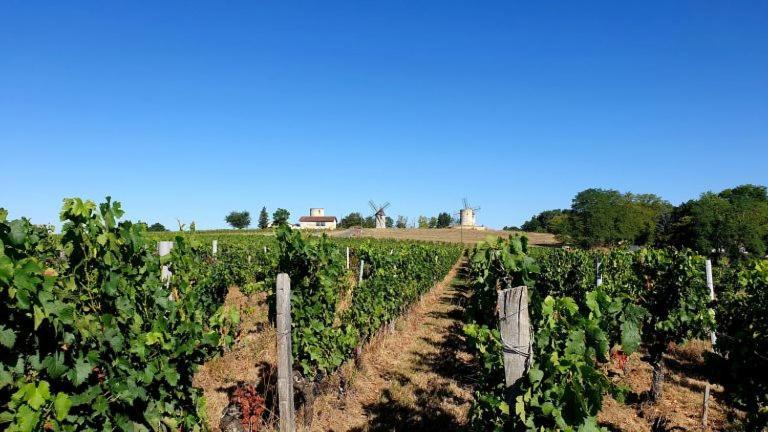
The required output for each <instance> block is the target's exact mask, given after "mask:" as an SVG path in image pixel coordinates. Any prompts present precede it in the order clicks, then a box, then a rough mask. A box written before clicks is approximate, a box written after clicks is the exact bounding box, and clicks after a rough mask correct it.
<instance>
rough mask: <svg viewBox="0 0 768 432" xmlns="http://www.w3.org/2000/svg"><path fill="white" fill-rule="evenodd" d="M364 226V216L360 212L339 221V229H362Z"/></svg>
mask: <svg viewBox="0 0 768 432" xmlns="http://www.w3.org/2000/svg"><path fill="white" fill-rule="evenodd" d="M363 225H365V220H363V215H361V214H360V213H358V212H352V213H350V214H348V215H346V216H344V217H343V218H341V220H340V221H339V228H352V227H358V226H359V227H362V226H363Z"/></svg>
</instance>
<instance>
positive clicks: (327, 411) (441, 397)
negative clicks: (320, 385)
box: [311, 264, 473, 432]
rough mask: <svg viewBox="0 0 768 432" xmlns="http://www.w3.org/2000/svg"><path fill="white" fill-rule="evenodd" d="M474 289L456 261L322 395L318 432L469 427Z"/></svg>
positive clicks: (317, 406)
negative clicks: (465, 329)
mask: <svg viewBox="0 0 768 432" xmlns="http://www.w3.org/2000/svg"><path fill="white" fill-rule="evenodd" d="M466 298H467V293H466V287H465V284H464V278H463V274H462V267H461V266H460V265H459V264H457V265H456V267H454V269H453V270H451V272H450V273H449V274H448V275H447V276H446V278H445V279H444V280H443V281H442V282H440V283H438V285H437V286H436V287H435V288H433V289H432V291H430V292H429V293H427V294H426V295H425V297H424V299H423V301H422V302H420V303H418V304H417V305H416V306H414V308H413V309H412V310H411V311H410V312H409V313H407V314H405V315H404V316H403V317H401V318H400V319H399V320H398V321H397V322H396V324H395V329H394V331H391V332H386V333H385V334H382V335H380V336H379V337H378V338H377V339H376V340H374V341H373V342H372V343H371V344H370V345H369V346H367V347H366V348H365V349H364V351H363V353H362V356H361V359H360V360H361V361H360V362H358V364H360V365H361V366H360V368H357V367H355V365H354V364H348V365H346V366H345V367H344V368H342V370H341V372H340V373H339V374H338V376H337V377H336V381H337V382H336V388H338V390H337V391H332V392H326V393H325V394H324V395H322V396H320V397H319V398H318V399H317V400H316V401H315V406H314V412H315V416H314V421H313V422H312V427H311V430H313V431H335V432H341V431H440V432H447V431H452V430H459V429H462V428H463V426H464V425H465V424H466V421H467V411H468V409H469V406H470V404H471V401H472V383H473V380H472V370H473V368H472V366H471V362H472V357H471V355H470V354H469V353H467V352H466V351H465V350H464V336H463V333H462V325H463V314H464V305H465V303H466Z"/></svg>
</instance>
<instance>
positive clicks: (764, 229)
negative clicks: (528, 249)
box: [505, 184, 768, 257]
mask: <svg viewBox="0 0 768 432" xmlns="http://www.w3.org/2000/svg"><path fill="white" fill-rule="evenodd" d="M505 228H507V229H511V228H514V227H505ZM520 229H522V230H523V231H533V232H546V233H552V234H555V235H556V236H558V238H559V239H560V240H561V241H563V242H565V243H569V244H574V245H578V246H582V247H602V246H617V245H639V246H646V245H653V246H674V247H678V248H682V247H687V248H691V249H694V250H697V251H699V252H701V253H703V254H706V255H723V256H729V257H738V256H742V255H745V254H752V255H758V256H764V255H765V254H766V251H767V250H768V189H767V188H766V187H765V186H760V185H751V184H746V185H741V186H737V187H734V188H730V189H725V190H723V191H721V192H719V193H714V192H705V193H703V194H701V195H700V196H699V198H697V199H692V200H689V201H687V202H684V203H682V204H680V205H678V206H674V205H672V204H670V203H669V202H668V201H666V200H664V199H662V198H661V197H659V196H658V195H654V194H633V193H629V192H627V193H622V192H619V191H617V190H612V189H587V190H584V191H581V192H579V193H578V194H576V196H575V197H574V198H573V201H572V202H571V208H569V209H554V210H546V211H543V212H541V213H539V214H537V215H535V216H533V217H532V218H531V219H530V220H529V221H527V222H525V223H524V224H523V225H522V226H521V227H520Z"/></svg>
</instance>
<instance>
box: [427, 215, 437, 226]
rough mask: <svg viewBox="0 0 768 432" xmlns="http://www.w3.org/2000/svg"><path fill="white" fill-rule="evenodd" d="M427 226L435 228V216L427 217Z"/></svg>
mask: <svg viewBox="0 0 768 432" xmlns="http://www.w3.org/2000/svg"><path fill="white" fill-rule="evenodd" d="M429 228H437V218H436V217H434V216H432V217H431V218H429Z"/></svg>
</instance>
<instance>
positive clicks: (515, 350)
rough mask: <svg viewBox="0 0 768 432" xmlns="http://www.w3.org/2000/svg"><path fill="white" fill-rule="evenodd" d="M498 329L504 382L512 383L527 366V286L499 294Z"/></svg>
mask: <svg viewBox="0 0 768 432" xmlns="http://www.w3.org/2000/svg"><path fill="white" fill-rule="evenodd" d="M498 310H499V330H500V334H501V343H502V344H503V346H504V381H505V383H506V385H507V387H510V386H512V385H514V384H515V382H516V381H517V380H518V379H520V378H521V377H522V376H523V375H524V374H525V371H526V369H527V368H528V366H529V365H530V363H531V360H532V356H533V350H532V349H531V348H532V346H533V341H532V340H531V324H530V320H529V317H528V287H526V286H519V287H515V288H507V289H505V290H501V291H499V297H498Z"/></svg>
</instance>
